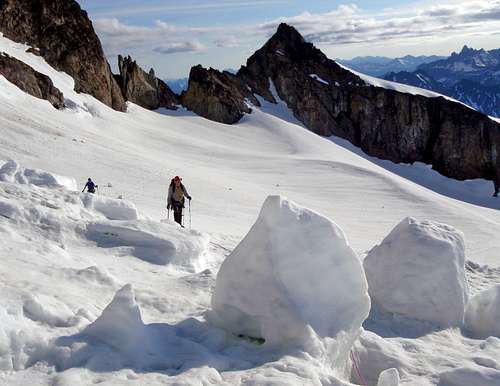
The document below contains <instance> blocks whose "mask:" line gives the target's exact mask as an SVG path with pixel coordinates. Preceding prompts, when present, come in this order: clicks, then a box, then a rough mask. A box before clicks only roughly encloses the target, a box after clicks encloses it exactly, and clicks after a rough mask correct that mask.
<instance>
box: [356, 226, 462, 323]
mask: <svg viewBox="0 0 500 386" xmlns="http://www.w3.org/2000/svg"><path fill="white" fill-rule="evenodd" d="M364 267H365V271H366V277H367V279H368V286H369V291H370V296H371V298H372V301H373V302H374V303H375V304H376V305H377V306H379V307H380V308H381V309H383V310H385V311H388V312H393V313H398V314H402V315H406V316H409V317H412V318H415V319H420V320H424V321H429V322H433V323H437V324H439V325H441V326H458V325H461V324H462V322H463V319H464V309H465V304H466V303H467V299H468V287H467V282H466V278H465V253H464V238H463V235H462V233H461V232H460V231H458V230H456V229H455V228H453V227H451V226H448V225H445V224H440V223H436V222H432V221H417V220H415V219H414V218H406V219H404V220H403V221H401V223H400V224H399V225H398V226H396V228H394V229H393V230H392V232H391V233H390V234H389V235H388V236H387V237H386V238H385V239H384V240H383V241H382V243H381V244H380V245H378V246H376V247H375V248H373V249H372V250H371V251H370V252H369V253H368V255H367V256H366V258H365V261H364Z"/></svg>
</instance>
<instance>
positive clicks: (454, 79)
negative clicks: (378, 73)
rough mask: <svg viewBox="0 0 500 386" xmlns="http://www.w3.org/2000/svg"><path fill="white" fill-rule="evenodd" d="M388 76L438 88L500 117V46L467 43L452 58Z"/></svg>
mask: <svg viewBox="0 0 500 386" xmlns="http://www.w3.org/2000/svg"><path fill="white" fill-rule="evenodd" d="M384 79H387V80H391V81H394V82H398V83H404V84H409V85H412V86H417V87H421V88H425V89H428V90H432V91H436V92H439V93H441V94H444V95H447V96H450V97H452V98H455V99H457V100H459V101H461V102H463V103H465V104H468V105H469V106H471V107H473V108H475V109H477V110H479V111H481V112H483V113H485V114H488V115H492V116H496V117H500V87H499V86H500V49H496V50H491V51H486V50H484V49H479V50H475V49H473V48H469V47H467V46H464V47H463V48H462V51H460V52H459V53H456V52H454V53H452V54H451V56H450V57H448V58H445V59H441V60H437V61H433V62H429V63H423V64H421V65H419V66H418V67H417V69H416V70H414V71H408V70H406V71H399V72H395V71H392V72H389V73H387V74H386V75H385V76H384Z"/></svg>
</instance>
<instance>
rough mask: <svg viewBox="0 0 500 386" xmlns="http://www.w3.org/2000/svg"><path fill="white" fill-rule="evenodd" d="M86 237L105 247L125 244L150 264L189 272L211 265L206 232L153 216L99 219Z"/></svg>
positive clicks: (92, 225)
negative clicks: (117, 219)
mask: <svg viewBox="0 0 500 386" xmlns="http://www.w3.org/2000/svg"><path fill="white" fill-rule="evenodd" d="M87 237H88V238H89V239H90V240H93V241H95V242H97V244H98V245H99V246H100V247H104V248H121V249H123V248H124V247H125V248H127V249H128V250H129V252H130V254H132V255H134V256H136V257H138V258H140V259H142V260H144V261H147V262H149V263H152V264H159V265H171V266H173V267H176V268H181V269H182V270H185V271H188V272H200V271H203V270H204V269H207V268H209V267H211V265H212V262H211V260H210V256H211V255H210V253H209V252H208V250H209V244H210V238H209V236H208V235H207V234H204V233H200V232H197V231H194V230H189V231H188V230H186V229H182V228H180V227H179V226H176V225H172V224H168V223H167V224H163V223H158V222H155V221H152V220H135V221H101V222H94V223H90V224H88V225H87Z"/></svg>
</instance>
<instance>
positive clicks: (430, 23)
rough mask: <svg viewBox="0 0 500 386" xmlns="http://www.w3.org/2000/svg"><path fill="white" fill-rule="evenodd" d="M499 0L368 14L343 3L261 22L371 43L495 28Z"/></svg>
mask: <svg viewBox="0 0 500 386" xmlns="http://www.w3.org/2000/svg"><path fill="white" fill-rule="evenodd" d="M499 21H500V0H493V1H491V0H489V1H486V0H478V1H456V2H453V3H444V2H443V3H442V4H439V5H432V6H427V7H423V8H422V7H420V8H419V10H415V11H414V10H413V9H412V8H409V7H407V8H405V7H402V8H400V9H396V10H395V9H389V10H385V11H382V12H379V13H367V12H364V11H363V10H362V9H360V8H358V7H357V6H356V5H343V6H340V7H338V8H337V9H336V10H334V11H331V12H327V13H323V14H311V13H308V12H305V13H303V14H301V15H298V16H294V17H283V18H280V19H277V20H273V21H271V22H267V23H263V24H261V28H262V29H264V30H267V31H268V34H270V33H272V32H273V31H274V30H275V29H276V26H277V25H278V24H279V23H280V22H286V23H289V24H292V25H294V26H295V27H297V28H298V29H299V30H300V31H301V32H302V33H303V34H304V35H305V37H306V39H308V40H309V41H313V42H316V43H322V44H325V45H329V44H330V45H338V44H351V43H371V42H383V41H387V40H404V39H415V38H425V37H429V36H433V37H436V38H439V37H449V36H450V35H456V34H463V35H465V34H470V33H474V32H477V33H483V32H484V31H492V32H493V31H497V30H498V29H499V28H500V26H499Z"/></svg>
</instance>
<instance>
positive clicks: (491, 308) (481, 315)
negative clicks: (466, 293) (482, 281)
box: [465, 284, 500, 339]
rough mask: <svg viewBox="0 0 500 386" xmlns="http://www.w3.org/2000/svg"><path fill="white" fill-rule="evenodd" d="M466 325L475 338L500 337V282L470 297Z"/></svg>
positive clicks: (466, 312)
mask: <svg viewBox="0 0 500 386" xmlns="http://www.w3.org/2000/svg"><path fill="white" fill-rule="evenodd" d="M465 327H466V328H467V330H469V331H470V332H471V334H472V335H473V336H474V338H480V339H484V338H487V337H489V336H497V337H500V284H497V285H496V286H494V287H492V288H489V289H487V290H485V291H482V292H480V293H478V294H477V295H475V296H474V297H473V298H472V299H470V301H469V303H468V304H467V308H466V311H465Z"/></svg>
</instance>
